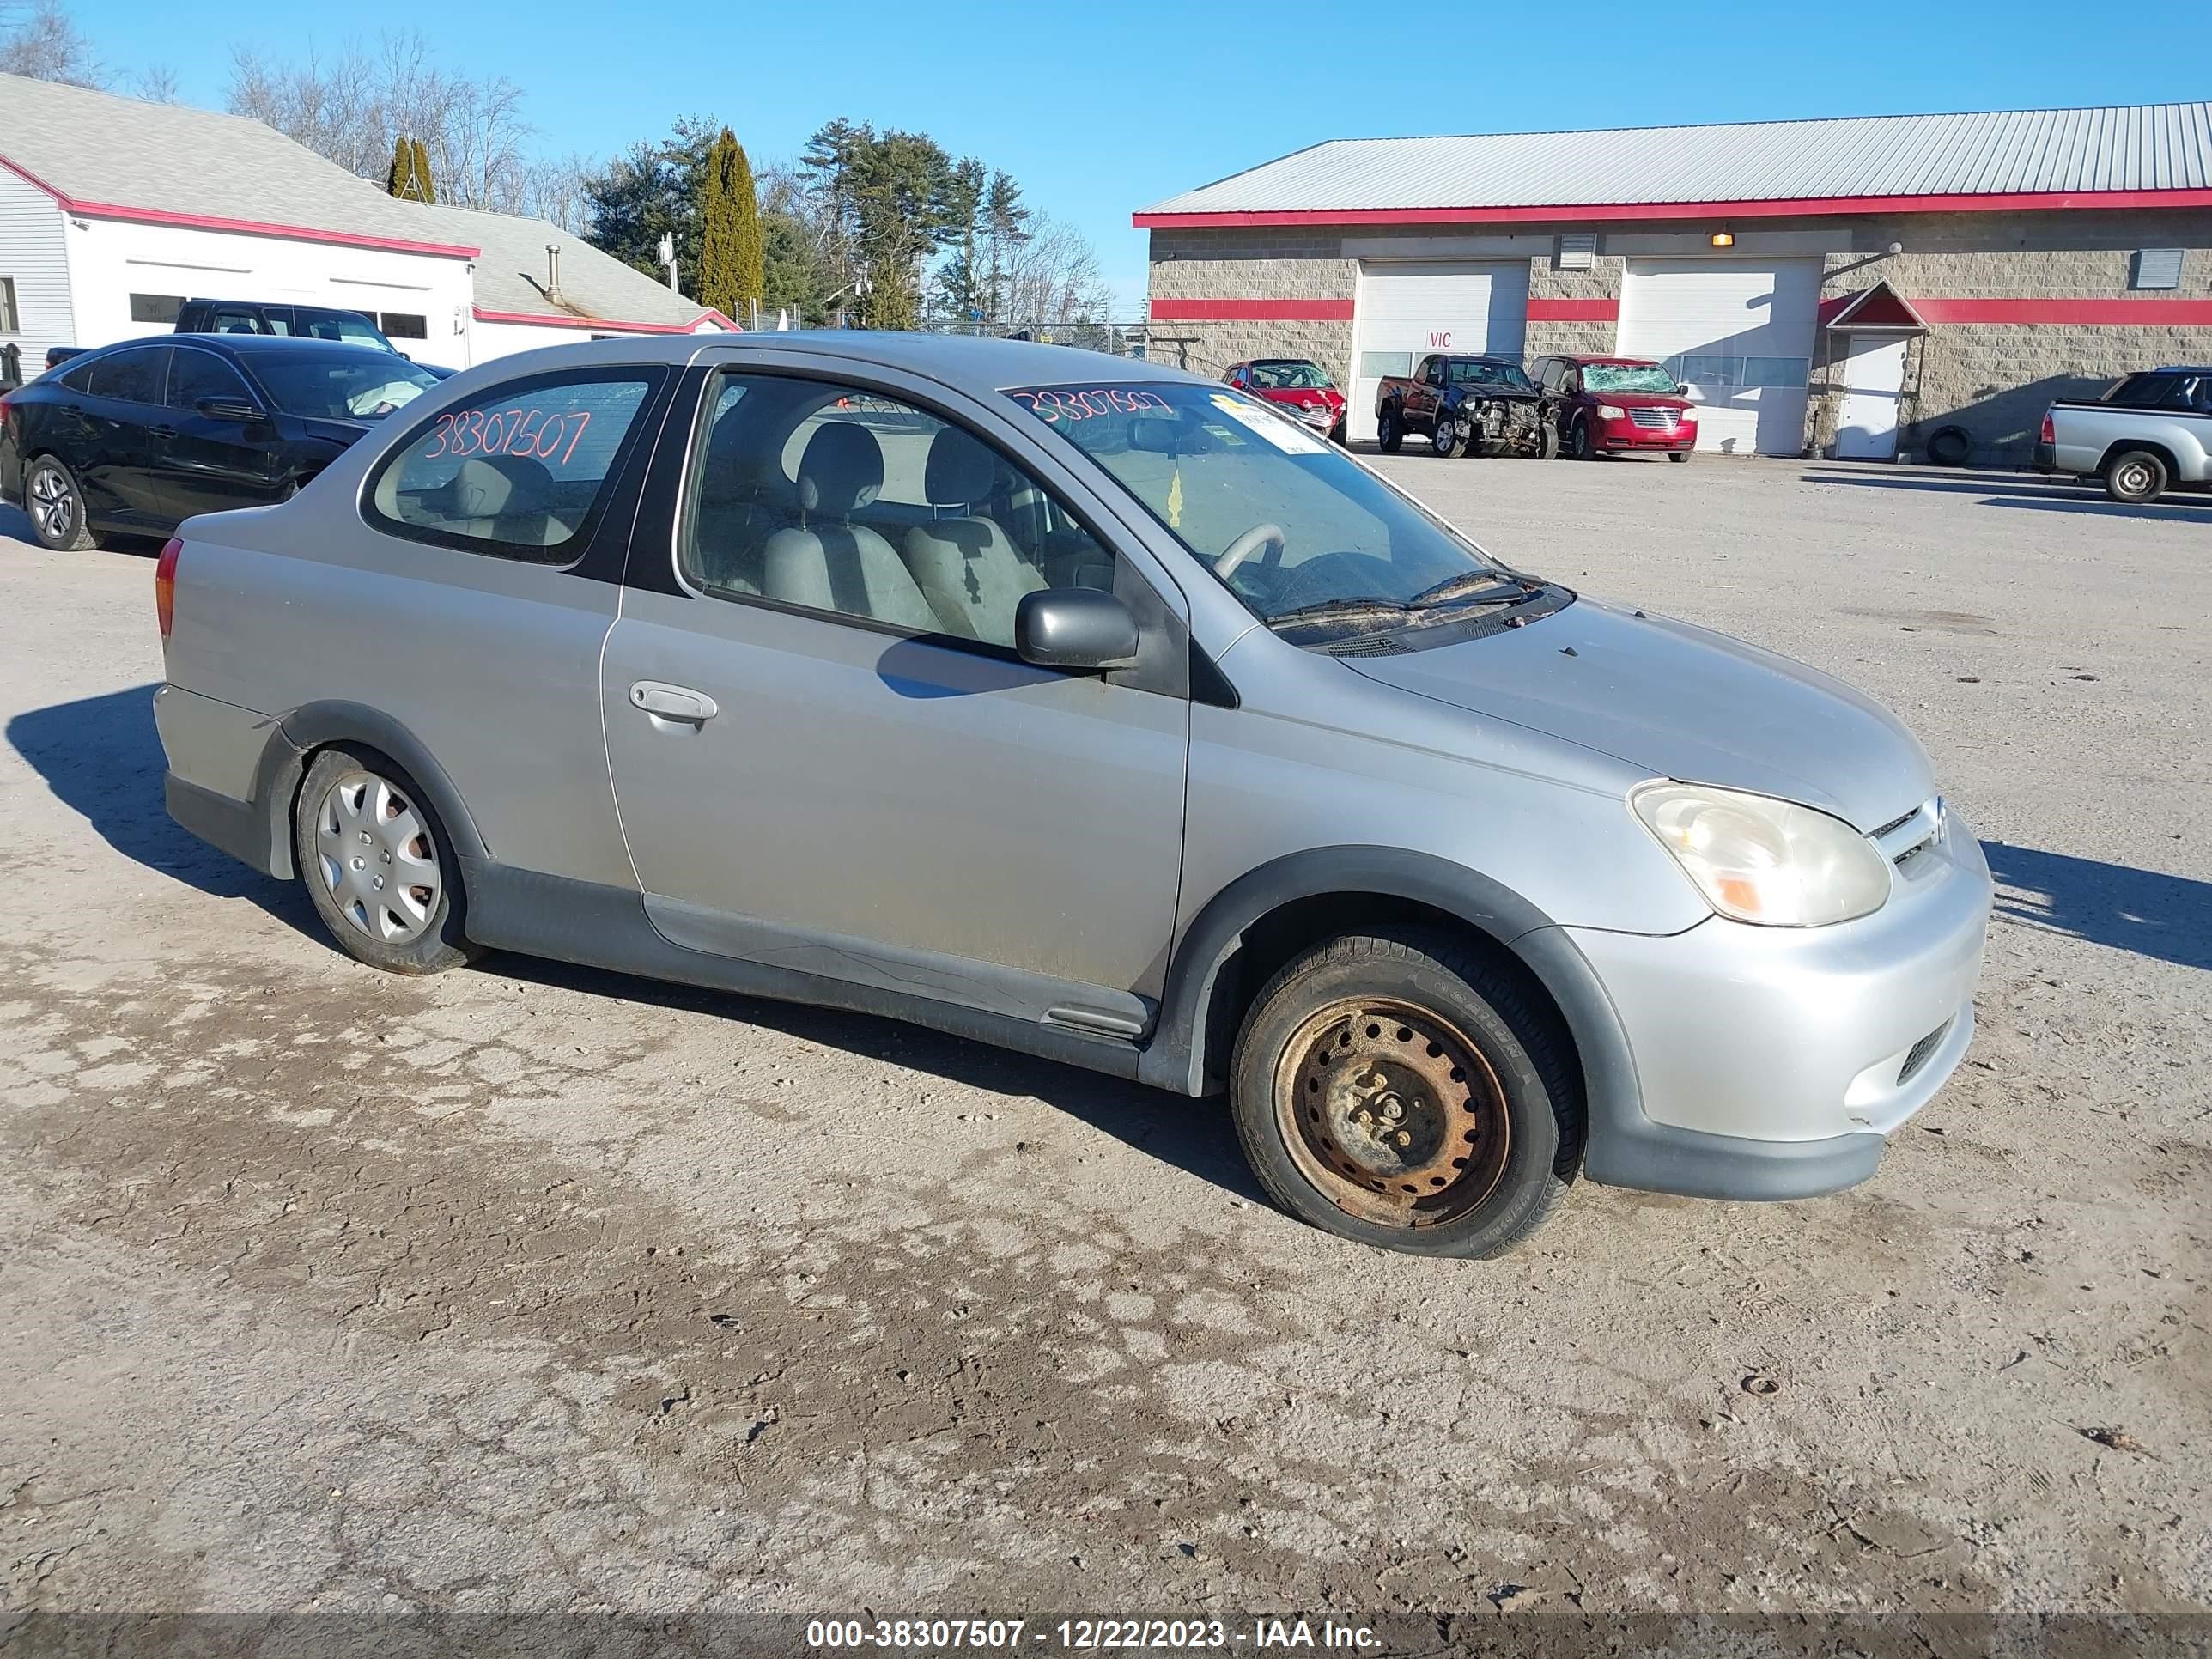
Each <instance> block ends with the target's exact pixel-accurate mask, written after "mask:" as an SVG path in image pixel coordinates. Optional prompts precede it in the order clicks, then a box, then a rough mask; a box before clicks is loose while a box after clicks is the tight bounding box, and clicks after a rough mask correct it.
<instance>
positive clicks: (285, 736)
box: [253, 702, 490, 880]
mask: <svg viewBox="0 0 2212 1659" xmlns="http://www.w3.org/2000/svg"><path fill="white" fill-rule="evenodd" d="M334 743H355V744H362V745H363V746H364V747H367V748H370V749H374V750H376V751H377V752H378V753H379V754H381V755H386V756H389V757H391V758H392V760H393V761H394V762H396V763H398V765H399V767H400V768H401V769H402V770H404V772H405V773H406V774H407V775H408V776H409V777H410V778H412V779H413V780H414V781H415V787H416V788H418V789H420V790H421V791H422V793H424V794H425V795H427V796H428V797H429V799H430V805H431V806H432V807H433V808H434V809H435V811H436V812H437V814H438V820H439V822H440V823H442V824H444V825H445V828H446V834H447V837H448V838H449V839H451V840H452V842H453V854H454V856H455V857H456V858H457V859H459V861H460V863H461V866H462V872H463V875H464V878H465V877H466V875H467V874H468V872H470V870H471V869H472V868H473V867H475V866H479V865H481V864H483V862H484V861H485V860H488V859H489V856H490V853H489V848H486V847H485V845H484V840H483V835H482V834H481V833H480V832H479V831H478V830H477V823H476V819H475V818H474V817H471V816H470V813H469V810H468V808H467V806H466V805H464V804H463V802H462V800H461V795H460V791H459V790H458V789H456V788H454V787H453V779H452V778H450V777H448V776H447V775H446V769H445V768H444V767H442V766H441V765H439V764H438V763H437V760H436V758H435V757H434V756H433V755H432V754H431V753H430V750H429V749H428V746H427V745H425V744H423V743H422V740H421V739H420V738H417V737H416V735H415V734H414V733H413V732H410V731H409V730H408V729H407V728H406V727H405V726H403V725H401V724H400V723H399V722H398V720H394V719H392V716H391V715H389V714H385V713H383V712H382V711H381V710H380V709H375V708H369V707H368V705H367V704H365V703H357V702H311V703H307V704H303V705H302V706H301V707H300V708H295V709H294V710H293V711H292V712H291V713H290V714H287V715H285V716H284V718H283V720H279V721H278V722H277V723H276V729H275V730H274V731H273V732H270V737H269V742H268V744H266V745H265V746H264V748H263V750H262V751H261V760H260V763H259V764H258V767H257V768H256V769H255V772H254V779H253V799H254V803H255V805H257V806H258V808H259V809H260V811H261V813H262V815H263V817H264V820H265V822H266V823H267V826H268V833H269V852H270V863H269V866H267V867H268V868H269V871H270V874H272V875H275V876H278V877H280V878H284V879H286V880H289V879H290V878H292V877H293V876H294V875H295V874H296V873H297V871H296V868H295V862H294V860H293V857H292V808H293V803H294V801H295V799H296V798H297V797H298V795H299V793H300V779H301V775H302V774H303V773H304V772H305V771H306V768H307V756H308V755H309V754H311V753H313V751H314V750H318V749H321V748H324V747H325V746H327V745H329V744H334Z"/></svg>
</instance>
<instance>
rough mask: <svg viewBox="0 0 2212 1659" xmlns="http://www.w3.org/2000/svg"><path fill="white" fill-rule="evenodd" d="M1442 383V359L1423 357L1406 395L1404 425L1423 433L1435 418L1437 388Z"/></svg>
mask: <svg viewBox="0 0 2212 1659" xmlns="http://www.w3.org/2000/svg"><path fill="white" fill-rule="evenodd" d="M1441 384H1443V358H1441V357H1424V358H1422V359H1421V366H1420V369H1419V372H1418V373H1417V374H1415V375H1414V377H1413V387H1412V389H1411V390H1410V391H1408V392H1407V394H1406V414H1407V422H1406V424H1407V426H1409V427H1411V428H1414V429H1415V430H1417V431H1421V432H1425V431H1427V430H1428V429H1429V428H1430V426H1431V423H1432V422H1434V421H1435V419H1436V417H1437V386H1440V385H1441Z"/></svg>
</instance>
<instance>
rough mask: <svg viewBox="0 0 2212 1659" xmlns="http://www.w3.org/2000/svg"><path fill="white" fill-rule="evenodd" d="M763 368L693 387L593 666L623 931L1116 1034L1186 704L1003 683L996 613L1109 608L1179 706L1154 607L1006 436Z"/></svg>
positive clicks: (1156, 940)
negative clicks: (1167, 681)
mask: <svg viewBox="0 0 2212 1659" xmlns="http://www.w3.org/2000/svg"><path fill="white" fill-rule="evenodd" d="M774 362H775V368H772V369H771V368H768V367H765V366H761V367H750V366H747V367H730V368H721V369H718V370H717V371H715V373H714V374H713V375H712V376H711V377H709V378H708V380H707V381H706V383H705V386H704V389H703V391H702V394H701V396H700V398H699V401H698V404H697V405H696V409H697V414H696V435H695V436H694V438H693V440H692V442H691V447H690V451H689V453H688V455H687V454H685V453H682V452H677V453H676V454H675V463H674V464H675V465H678V466H679V467H680V468H681V469H682V471H683V473H684V480H683V483H682V488H681V493H680V497H678V498H677V499H678V502H679V505H678V507H674V508H671V516H670V518H669V520H666V521H665V522H664V523H662V524H660V525H659V526H653V525H651V524H648V523H646V522H643V521H641V526H640V532H639V538H638V539H637V541H636V542H635V544H634V546H633V549H632V553H631V560H630V568H629V575H628V577H627V579H626V585H625V589H624V594H623V610H622V616H621V618H620V620H619V621H618V622H617V623H616V625H615V628H614V630H613V632H612V634H611V635H610V636H609V639H608V641H607V649H606V653H605V668H604V671H603V674H602V682H601V698H602V703H603V707H604V709H605V720H606V734H607V755H608V760H609V763H610V764H611V768H612V771H613V775H614V782H615V793H616V799H617V804H618V806H619V810H620V811H621V813H622V818H623V831H624V834H625V836H626V837H627V840H628V842H629V850H630V855H631V858H632V860H634V863H635V870H636V874H637V879H638V882H639V884H640V885H641V887H642V888H643V890H644V891H645V894H646V905H647V910H648V913H649V914H650V915H652V917H653V921H654V923H655V925H656V926H657V927H659V929H660V931H661V932H662V933H664V934H665V935H666V936H667V937H669V938H670V939H673V940H674V941H676V942H677V943H678V944H680V945H688V946H690V947H691V948H693V949H696V950H702V951H714V952H716V953H719V954H722V955H726V956H732V957H742V958H746V959H750V960H755V961H763V962H768V963H773V964H775V965H777V966H781V967H784V968H788V969H799V970H803V971H806V972H811V973H815V974H819V975H826V976H828V977H830V978H833V979H837V980H842V981H848V982H857V983H860V984H863V985H871V986H875V987H879V988H881V989H884V990H886V991H889V992H891V993H893V994H899V995H908V996H911V995H920V996H923V997H927V998H929V999H932V1000H936V1001H939V1002H945V1003H952V1004H957V1005H962V1006H967V1007H971V1008H975V1009H980V1010H982V1011H984V1012H988V1013H993V1014H996V1015H1000V1016H1002V1017H1006V1018H1014V1019H1018V1020H1021V1021H1025V1022H1034V1023H1036V1024H1043V1025H1048V1026H1060V1027H1065V1028H1072V1029H1074V1030H1079V1031H1084V1032H1087V1033H1090V1034H1093V1035H1097V1034H1106V1035H1112V1036H1125V1037H1127V1036H1135V1035H1137V1034H1138V1033H1139V1031H1141V1030H1143V1029H1145V1027H1146V1025H1147V1024H1148V1023H1149V1021H1150V1018H1151V1016H1152V1012H1153V1009H1154V1007H1155V1006H1156V999H1157V997H1158V993H1159V990H1160V987H1161V982H1162V978H1163V975H1164V969H1165V959H1166V951H1167V946H1168V943H1169V940H1170V937H1171V934H1172V931H1173V927H1174V916H1175V903H1176V887H1177V882H1178V877H1179V872H1180V866H1181V860H1182V812H1183V787H1184V771H1185V761H1186V757H1187V752H1188V743H1189V705H1188V699H1187V697H1186V696H1184V695H1183V693H1182V685H1181V684H1180V682H1179V680H1178V683H1177V684H1175V686H1174V687H1173V688H1172V691H1171V692H1164V691H1162V690H1146V689H1140V687H1139V684H1132V683H1129V681H1128V680H1127V678H1124V677H1121V676H1108V675H1098V674H1084V673H1067V672H1062V671H1056V670H1052V669H1045V668H1038V667H1034V666H1031V665H1028V664H1025V663H1024V662H1022V661H1020V660H1019V659H1018V658H1017V657H1016V656H1015V654H1014V653H1013V652H1012V649H1011V646H1012V629H1013V615H1014V611H1015V609H1016V607H1017V606H1018V603H1019V599H1020V598H1021V596H1022V595H1023V594H1024V593H1025V592H1034V591H1036V590H1038V589H1041V588H1043V587H1046V586H1106V587H1110V588H1111V589H1112V590H1113V591H1114V592H1116V594H1117V595H1119V596H1120V597H1121V598H1123V599H1124V600H1125V602H1127V603H1128V604H1129V605H1131V608H1132V609H1133V611H1136V612H1137V614H1138V615H1139V620H1140V623H1142V624H1143V625H1144V626H1145V627H1146V629H1147V650H1148V652H1149V651H1151V650H1152V648H1153V647H1158V648H1159V649H1160V650H1164V651H1170V652H1171V653H1173V654H1172V660H1173V661H1174V662H1175V663H1176V665H1177V670H1176V671H1177V674H1178V676H1179V675H1180V673H1181V667H1180V665H1181V664H1182V662H1183V661H1184V660H1186V658H1187V651H1188V647H1187V645H1183V644H1179V643H1177V644H1170V635H1174V630H1176V629H1179V628H1180V627H1181V623H1180V621H1179V612H1180V606H1181V597H1180V595H1179V594H1176V593H1175V592H1174V590H1173V589H1172V587H1171V586H1169V585H1167V584H1165V583H1164V581H1163V580H1161V578H1160V576H1159V574H1158V572H1157V571H1156V570H1147V569H1144V568H1139V564H1138V563H1137V562H1133V560H1132V556H1131V555H1130V554H1129V553H1128V552H1127V550H1121V551H1119V552H1117V551H1116V550H1114V549H1113V547H1112V546H1111V544H1109V541H1108V540H1107V538H1106V537H1105V536H1103V535H1102V534H1101V533H1099V532H1097V530H1096V529H1095V528H1093V527H1092V526H1097V525H1099V524H1101V523H1103V522H1108V521H1109V517H1108V515H1107V513H1105V512H1104V511H1103V508H1102V507H1101V504H1100V503H1099V501H1097V498H1096V497H1094V496H1091V495H1089V493H1088V491H1087V489H1085V486H1084V485H1083V484H1082V482H1081V480H1080V478H1079V476H1078V475H1076V474H1073V473H1071V472H1070V471H1067V470H1066V468H1065V467H1064V466H1062V465H1061V464H1060V463H1059V462H1058V461H1057V460H1056V459H1053V458H1051V457H1050V456H1048V455H1045V456H1040V455H1039V454H1038V453H1037V452H1036V449H1035V447H1033V446H1032V447H1027V448H1024V447H1023V441H1022V439H1021V435H1020V434H1019V433H1018V431H1017V430H1016V428H1014V426H1013V423H1012V419H1011V418H1010V417H1009V416H1006V415H1003V414H999V413H996V412H995V411H991V410H985V409H979V408H978V407H977V406H976V405H975V404H972V403H970V402H969V401H968V400H965V399H960V398H954V397H952V396H951V394H948V393H945V392H943V390H942V388H935V389H932V388H931V387H930V386H929V383H927V382H920V381H916V380H912V379H910V378H908V377H904V376H902V375H899V374H895V373H892V372H890V371H887V370H885V371H876V370H872V371H870V373H869V374H868V377H867V378H866V380H865V382H864V381H863V380H861V379H860V378H858V377H854V375H853V374H852V371H853V368H854V366H853V364H852V363H851V362H850V361H849V360H840V359H835V358H830V359H825V360H823V362H822V363H821V364H820V366H819V367H818V368H813V367H812V366H811V365H794V364H793V354H792V353H787V352H777V353H775V359H774ZM787 366H789V367H787ZM810 369H811V372H810ZM1009 441H1011V447H1010V442H1009ZM671 442H672V439H670V440H664V441H663V445H662V448H663V450H664V451H668V450H670V448H671ZM658 493H660V486H659V483H658V482H656V484H655V485H654V486H652V487H650V488H649V490H648V494H649V495H651V494H658ZM669 493H670V494H671V495H674V493H675V492H674V489H673V485H672V483H671V486H670V489H669ZM1138 557H1139V559H1141V557H1142V556H1141V555H1139V556H1138ZM1175 637H1176V639H1180V636H1179V635H1176V636H1175ZM1141 667H1142V665H1140V670H1141ZM1137 678H1139V679H1141V678H1143V674H1142V672H1141V671H1140V672H1139V674H1138V676H1137Z"/></svg>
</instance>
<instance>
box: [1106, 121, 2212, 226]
mask: <svg viewBox="0 0 2212 1659" xmlns="http://www.w3.org/2000/svg"><path fill="white" fill-rule="evenodd" d="M2207 188H2212V103H2189V104H2139V105H2134V106H2127V107H2122V108H2112V109H2045V110H2010V111H2002V112H1995V113H1990V114H1981V115H1869V116H1851V117H1845V118H1838V119H1831V120H1814V121H1747V122H1734V123H1729V124H1728V125H1716V126H1689V127H1621V128H1613V129H1607V130H1601V131H1584V132H1498V133H1477V134H1474V135H1471V136H1468V137H1452V138H1339V139H1333V140H1331V141H1329V142H1328V143H1320V144H1316V145H1314V146H1313V147H1312V148H1310V149H1302V150H1299V151H1298V152H1297V153H1296V154H1295V155H1285V156H1284V157H1282V158H1281V159H1279V160H1278V161H1268V162H1266V163H1264V164H1263V165H1261V166H1259V167H1253V168H1251V169H1249V171H1247V172H1243V173H1237V174H1235V175H1233V176H1232V177H1231V178H1227V179H1221V180H1219V181H1218V182H1216V183H1214V184H1211V185H1201V186H1200V187H1199V188H1198V189H1196V190H1188V191H1183V192H1182V194H1181V195H1179V196H1171V197H1169V198H1168V199H1167V200H1165V201H1164V202H1160V203H1157V204H1154V205H1153V206H1152V207H1149V208H1146V209H1144V210H1142V211H1141V212H1140V213H1139V216H1138V217H1139V222H1143V221H1144V220H1146V219H1147V218H1149V217H1150V216H1153V215H1170V214H1173V215H1180V214H1191V213H1254V214H1262V213H1324V212H1330V211H1346V212H1355V213H1356V212H1368V211H1373V210H1389V209H1414V210H1419V209H1451V208H1524V207H1580V206H1591V207H1595V206H1612V205H1629V204H1660V203H1736V202H1747V203H1749V202H1776V201H1790V202H1797V201H1806V202H1814V201H1819V200H1821V199H1824V198H1826V199H1834V198H1863V197H1922V196H1939V197H1942V196H1990V195H2019V194H2033V195H2058V194H2079V193H2082V192H2101V191H2169V190H2204V189H2207Z"/></svg>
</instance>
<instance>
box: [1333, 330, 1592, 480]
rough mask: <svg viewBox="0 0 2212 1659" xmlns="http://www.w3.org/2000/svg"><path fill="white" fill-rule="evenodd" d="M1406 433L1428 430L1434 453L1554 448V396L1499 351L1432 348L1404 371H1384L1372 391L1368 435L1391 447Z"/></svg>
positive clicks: (1544, 455)
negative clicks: (1432, 351) (1371, 424)
mask: <svg viewBox="0 0 2212 1659" xmlns="http://www.w3.org/2000/svg"><path fill="white" fill-rule="evenodd" d="M1409 432H1419V433H1425V434H1427V435H1428V439H1429V442H1430V443H1431V445H1432V446H1433V447H1435V449H1436V452H1437V454H1439V455H1451V456H1457V455H1465V454H1467V453H1469V452H1470V451H1473V452H1475V453H1480V454H1484V455H1527V456H1529V457H1531V458H1533V459H1536V460H1540V461H1548V460H1550V459H1552V458H1553V456H1554V455H1556V454H1558V453H1559V409H1558V400H1557V399H1555V398H1550V397H1547V396H1546V395H1545V393H1544V392H1541V391H1540V390H1539V389H1538V388H1537V386H1536V383H1535V382H1534V381H1533V380H1530V379H1529V378H1528V376H1527V375H1526V374H1522V371H1521V365H1520V364H1518V363H1516V362H1513V361H1512V360H1511V359H1510V358H1506V357H1472V356H1454V355H1452V354H1450V353H1449V352H1438V353H1436V354H1434V355H1432V356H1426V357H1424V358H1422V359H1421V361H1420V362H1419V363H1417V364H1415V365H1414V367H1413V374H1411V375H1404V374H1386V375H1384V376H1383V383H1382V384H1381V385H1380V386H1378V387H1376V392H1375V440H1376V442H1377V443H1378V444H1380V445H1381V446H1382V447H1383V450H1384V452H1385V453H1389V454H1394V455H1395V453H1397V452H1398V449H1399V447H1400V446H1401V445H1402V444H1403V443H1404V442H1405V441H1406V435H1407V433H1409Z"/></svg>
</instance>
